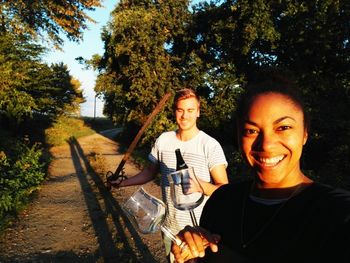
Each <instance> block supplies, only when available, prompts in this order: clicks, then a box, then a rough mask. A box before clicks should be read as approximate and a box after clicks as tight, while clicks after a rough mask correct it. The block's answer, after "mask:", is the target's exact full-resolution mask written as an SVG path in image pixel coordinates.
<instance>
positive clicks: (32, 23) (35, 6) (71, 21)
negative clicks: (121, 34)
mask: <svg viewBox="0 0 350 263" xmlns="http://www.w3.org/2000/svg"><path fill="white" fill-rule="evenodd" d="M100 6H101V0H70V1H54V0H45V1H39V0H32V1H27V0H16V1H13V0H3V1H1V5H0V17H1V23H0V34H1V33H10V34H14V35H24V36H31V37H34V38H38V37H42V38H44V37H46V40H51V41H52V42H53V43H54V44H55V45H56V46H61V45H62V44H63V40H62V35H61V33H63V34H64V35H65V36H66V37H67V38H68V39H69V40H73V41H78V40H80V39H81V38H82V33H83V30H85V29H86V28H87V25H86V23H87V22H91V21H92V22H93V20H92V19H91V18H90V17H89V16H88V15H87V13H86V11H94V10H95V8H96V7H100Z"/></svg>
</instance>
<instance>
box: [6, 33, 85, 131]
mask: <svg viewBox="0 0 350 263" xmlns="http://www.w3.org/2000/svg"><path fill="white" fill-rule="evenodd" d="M43 52H44V49H43V48H42V47H40V46H39V45H36V44H33V43H31V42H30V41H29V40H28V39H26V38H19V37H14V36H11V35H0V84H1V85H0V117H1V116H2V117H3V119H5V120H3V125H6V121H7V126H8V127H18V125H19V124H20V123H21V122H23V121H25V120H26V119H28V118H31V117H32V114H33V113H35V112H36V113H40V114H45V115H49V116H51V115H56V114H61V113H66V112H70V113H76V112H77V111H78V110H79V105H80V103H82V102H84V99H83V95H82V91H81V89H80V83H79V82H78V81H77V80H75V79H73V78H72V77H71V75H70V74H69V71H68V68H67V66H66V65H64V64H63V63H59V64H53V65H51V66H48V65H46V64H44V63H42V62H41V58H40V57H41V55H42V54H43ZM0 121H1V120H0Z"/></svg>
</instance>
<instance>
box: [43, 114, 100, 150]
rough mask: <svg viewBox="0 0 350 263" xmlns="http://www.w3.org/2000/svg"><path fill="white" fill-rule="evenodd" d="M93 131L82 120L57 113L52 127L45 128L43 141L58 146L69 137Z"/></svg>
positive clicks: (88, 133) (80, 135) (76, 136)
mask: <svg viewBox="0 0 350 263" xmlns="http://www.w3.org/2000/svg"><path fill="white" fill-rule="evenodd" d="M93 133H94V131H93V130H92V129H91V128H90V127H88V126H86V125H85V123H84V120H82V119H78V118H74V117H70V116H66V115H59V116H58V117H57V118H56V119H55V120H54V122H53V125H52V127H50V128H48V129H46V131H45V141H46V143H47V144H48V145H50V146H58V145H62V144H64V143H66V142H68V141H69V139H70V138H71V137H74V138H79V137H82V136H86V135H90V134H93Z"/></svg>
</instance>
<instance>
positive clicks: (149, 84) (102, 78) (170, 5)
mask: <svg viewBox="0 0 350 263" xmlns="http://www.w3.org/2000/svg"><path fill="white" fill-rule="evenodd" d="M187 5H188V1H185V0H181V1H175V0H173V1H120V3H119V5H118V6H117V7H116V9H115V10H114V12H113V14H112V20H111V22H110V24H109V25H108V27H107V28H105V30H104V32H103V41H104V42H105V54H104V56H103V57H102V58H100V59H98V58H97V57H95V58H94V60H93V61H92V62H93V64H94V66H95V68H98V69H99V70H100V74H99V76H98V79H97V83H96V90H97V92H98V93H101V94H102V95H103V97H104V98H105V109H104V113H105V115H106V116H109V117H110V118H111V119H113V120H114V122H115V123H116V124H118V125H123V124H126V123H127V122H129V123H134V124H135V125H136V127H137V126H138V127H140V126H141V124H142V123H143V122H144V121H145V119H146V117H147V115H148V114H149V113H150V112H151V111H152V110H153V109H154V107H155V106H156V104H157V103H158V101H159V100H160V98H161V97H162V96H163V95H164V94H165V93H166V92H167V91H169V90H176V89H178V88H179V87H181V86H182V85H183V83H181V79H180V78H179V74H180V72H179V71H178V69H177V68H176V67H173V64H174V63H175V62H176V60H177V58H176V56H171V55H170V52H171V51H170V49H169V48H168V47H170V46H171V45H172V44H171V43H172V42H173V40H174V38H175V37H177V36H179V35H181V34H183V33H184V27H185V26H186V21H187V17H188V14H189V12H188V9H187ZM160 115H161V117H160V118H161V119H162V120H163V121H164V124H163V125H162V126H159V127H153V129H154V130H156V131H155V132H156V133H159V132H160V131H162V129H164V128H166V129H167V128H169V127H171V126H172V125H173V123H172V122H171V121H170V120H171V118H170V116H171V109H170V106H169V105H168V106H167V109H166V110H165V111H163V112H162V113H161V114H160ZM129 131H130V130H128V131H127V133H128V132H129Z"/></svg>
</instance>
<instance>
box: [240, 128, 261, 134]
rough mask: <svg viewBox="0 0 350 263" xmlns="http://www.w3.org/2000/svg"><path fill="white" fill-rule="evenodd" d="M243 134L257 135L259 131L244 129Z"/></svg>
mask: <svg viewBox="0 0 350 263" xmlns="http://www.w3.org/2000/svg"><path fill="white" fill-rule="evenodd" d="M243 133H244V134H245V135H253V134H257V133H258V131H257V130H254V129H244V131H243Z"/></svg>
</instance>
